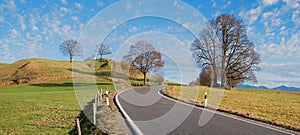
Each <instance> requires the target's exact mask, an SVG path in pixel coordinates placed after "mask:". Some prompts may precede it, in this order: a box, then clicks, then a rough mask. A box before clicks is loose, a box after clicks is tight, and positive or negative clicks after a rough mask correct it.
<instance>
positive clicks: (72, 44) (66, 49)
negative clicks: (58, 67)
mask: <svg viewBox="0 0 300 135" xmlns="http://www.w3.org/2000/svg"><path fill="white" fill-rule="evenodd" d="M59 50H60V51H61V52H62V54H63V55H65V56H69V57H70V63H72V60H73V57H74V56H79V55H80V53H81V46H80V44H79V43H78V42H77V41H75V40H72V39H69V40H66V41H64V42H63V43H62V44H60V46H59Z"/></svg>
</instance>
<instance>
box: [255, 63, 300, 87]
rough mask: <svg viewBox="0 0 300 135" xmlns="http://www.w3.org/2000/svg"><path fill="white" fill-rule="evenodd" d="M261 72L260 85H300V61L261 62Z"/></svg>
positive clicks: (259, 75) (259, 76)
mask: <svg viewBox="0 0 300 135" xmlns="http://www.w3.org/2000/svg"><path fill="white" fill-rule="evenodd" d="M260 67H261V72H259V74H258V78H259V80H258V81H259V83H260V85H266V86H268V87H270V88H273V87H277V86H279V85H287V86H293V87H300V81H299V78H300V74H299V73H300V64H299V62H282V63H270V62H263V63H261V64H260Z"/></svg>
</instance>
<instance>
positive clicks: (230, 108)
mask: <svg viewBox="0 0 300 135" xmlns="http://www.w3.org/2000/svg"><path fill="white" fill-rule="evenodd" d="M205 91H207V92H208V93H209V92H210V88H208V87H202V86H201V87H200V88H199V87H180V86H175V87H169V88H167V89H165V93H166V94H167V95H169V96H171V97H173V98H176V99H180V100H183V101H185V102H190V103H195V104H197V105H200V106H202V105H203V102H204V99H203V95H204V92H205ZM299 106H300V93H299V92H288V91H273V90H258V89H233V90H226V91H224V95H223V97H222V100H221V103H220V106H219V109H220V110H223V111H226V112H230V113H233V114H237V115H240V116H244V117H248V118H253V119H256V120H261V121H264V122H267V123H271V124H275V125H279V126H283V127H286V128H289V129H292V130H298V131H300V121H299V120H300V107H299Z"/></svg>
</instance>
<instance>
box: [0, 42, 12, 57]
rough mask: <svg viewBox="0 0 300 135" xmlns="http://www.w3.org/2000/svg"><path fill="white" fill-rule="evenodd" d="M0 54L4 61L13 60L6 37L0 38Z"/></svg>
mask: <svg viewBox="0 0 300 135" xmlns="http://www.w3.org/2000/svg"><path fill="white" fill-rule="evenodd" d="M0 56H1V57H2V58H3V60H4V61H8V62H9V61H12V60H14V56H13V55H12V54H11V53H10V48H9V40H8V39H0Z"/></svg>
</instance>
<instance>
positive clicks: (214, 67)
mask: <svg viewBox="0 0 300 135" xmlns="http://www.w3.org/2000/svg"><path fill="white" fill-rule="evenodd" d="M212 80H213V84H212V85H213V87H218V74H217V67H216V66H213V75H212Z"/></svg>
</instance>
